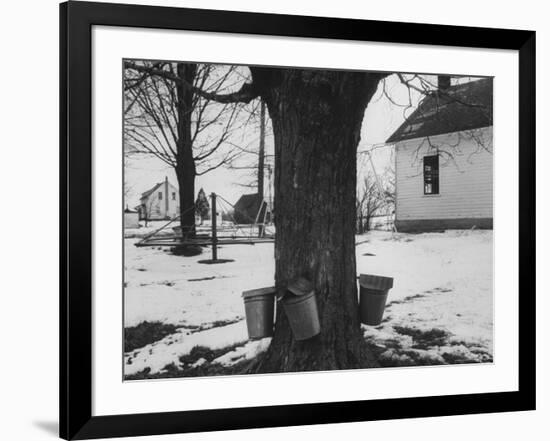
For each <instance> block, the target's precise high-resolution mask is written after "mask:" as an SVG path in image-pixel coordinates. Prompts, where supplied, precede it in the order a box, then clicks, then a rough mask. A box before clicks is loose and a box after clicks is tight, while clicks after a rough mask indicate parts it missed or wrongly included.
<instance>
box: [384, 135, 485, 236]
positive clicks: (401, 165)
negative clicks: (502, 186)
mask: <svg viewBox="0 0 550 441" xmlns="http://www.w3.org/2000/svg"><path fill="white" fill-rule="evenodd" d="M474 135H475V138H476V139H477V140H480V141H481V142H480V141H477V140H476V139H474V137H472V134H471V132H468V133H466V132H459V133H451V134H444V135H438V136H434V137H430V143H431V144H432V145H433V146H438V147H439V148H440V150H441V151H448V152H450V153H452V158H449V157H448V155H447V154H445V153H443V154H441V155H440V158H439V194H438V195H425V194H424V177H423V157H424V156H427V155H433V154H434V153H435V151H434V150H433V148H431V147H430V145H429V144H428V143H427V142H425V138H424V139H419V138H417V139H411V140H407V141H402V142H399V143H397V144H396V155H395V169H396V227H397V229H398V230H399V229H400V230H401V231H407V230H425V231H429V230H434V229H439V228H468V227H471V226H474V225H475V226H477V227H479V228H492V218H493V154H492V150H493V146H492V137H493V130H492V127H486V128H483V129H477V130H475V131H474ZM457 143H458V144H457ZM481 144H483V147H482V145H481Z"/></svg>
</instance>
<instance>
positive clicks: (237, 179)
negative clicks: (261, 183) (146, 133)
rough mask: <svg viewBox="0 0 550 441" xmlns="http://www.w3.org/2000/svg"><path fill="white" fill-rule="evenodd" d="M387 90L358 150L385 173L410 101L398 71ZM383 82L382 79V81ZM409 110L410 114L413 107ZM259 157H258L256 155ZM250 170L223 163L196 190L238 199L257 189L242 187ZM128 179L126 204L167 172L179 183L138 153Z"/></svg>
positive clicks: (247, 137) (253, 134) (415, 97)
mask: <svg viewBox="0 0 550 441" xmlns="http://www.w3.org/2000/svg"><path fill="white" fill-rule="evenodd" d="M385 81H386V92H387V93H388V95H390V96H391V98H392V101H394V103H392V102H391V101H390V100H389V99H388V98H387V97H386V96H385V95H384V94H383V93H382V86H380V87H379V90H378V91H377V93H376V94H375V95H374V97H373V99H372V100H371V102H370V104H369V106H368V107H367V110H366V112H365V117H364V119H363V126H362V130H361V142H360V144H359V148H358V151H359V152H364V151H366V150H370V151H371V152H372V153H371V154H372V158H373V164H374V167H375V168H376V171H377V172H378V173H382V172H383V171H384V170H385V169H386V168H387V167H388V166H390V164H391V161H392V160H393V156H392V154H391V147H390V146H380V144H383V143H384V142H385V141H386V139H388V138H389V136H390V135H391V134H392V133H393V132H394V131H395V130H396V129H397V128H398V127H399V126H400V125H401V124H402V123H403V121H404V119H405V116H404V108H403V107H400V106H398V105H396V104H395V103H397V104H403V105H406V104H408V103H409V90H408V89H407V88H406V87H405V86H403V85H402V84H401V83H400V81H399V79H398V78H397V76H396V75H392V76H390V77H388V78H387V79H386V80H385ZM381 84H382V83H381ZM420 97H421V95H420V94H419V93H417V92H414V91H412V103H413V105H414V106H416V105H417V104H418V101H419V99H420ZM412 110H414V107H413V108H412V109H409V110H408V111H407V115H410V113H411V111H412ZM269 135H270V136H269V137H268V138H267V140H266V153H267V154H268V155H272V154H273V139H272V136H271V133H269ZM258 139H259V129H258V128H254V127H248V129H247V131H246V133H243V134H242V135H241V137H240V138H239V140H240V142H242V143H243V144H248V143H252V145H257V142H258V141H257V140H258ZM256 158H257V157H256ZM272 159H273V158H272V157H269V156H268V157H267V161H268V162H270V161H272ZM254 161H255V157H254V156H251V155H245V156H243V157H242V158H241V159H239V160H238V161H237V163H236V164H237V165H241V166H242V165H249V164H252V163H253V162H254ZM357 165H358V172H359V173H364V172H365V170H366V168H370V167H371V165H370V162H369V160H368V155H366V154H358V164H357ZM247 173H249V172H248V171H245V170H234V169H229V168H226V167H220V168H218V169H216V170H213V171H211V172H209V173H207V174H205V175H203V176H199V177H197V179H196V182H195V192H198V191H199V189H200V188H204V190H205V192H206V193H207V194H209V193H211V192H215V193H217V194H220V195H222V196H223V197H224V198H225V199H227V200H228V201H230V202H231V203H235V202H236V201H237V199H238V198H239V197H240V196H241V195H242V194H245V193H253V192H254V191H255V190H254V189H251V188H243V187H242V186H239V185H238V184H239V183H245V182H250V181H251V178H250V176H247ZM125 174H126V181H127V184H128V186H129V188H130V192H129V196H128V198H127V200H126V204H127V206H129V207H130V208H133V207H135V206H137V205H138V204H139V197H140V195H141V193H143V192H145V191H147V190H148V189H150V188H151V187H153V186H154V185H155V183H157V182H160V181H162V180H164V178H165V176H167V177H168V179H169V181H170V182H171V183H173V184H174V185H176V186H177V180H176V176H175V173H174V170H173V169H172V168H171V167H169V166H168V165H166V164H165V163H163V162H162V161H160V160H159V159H156V158H154V157H148V156H137V157H133V158H132V159H130V160H129V161H128V164H127V165H126V168H125ZM265 182H266V183H265V186H266V196H267V195H268V190H267V187H268V176H267V173H266V178H265Z"/></svg>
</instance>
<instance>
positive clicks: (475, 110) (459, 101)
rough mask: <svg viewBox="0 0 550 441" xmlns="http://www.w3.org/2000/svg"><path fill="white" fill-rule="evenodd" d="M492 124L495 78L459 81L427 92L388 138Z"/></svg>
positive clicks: (401, 139)
mask: <svg viewBox="0 0 550 441" xmlns="http://www.w3.org/2000/svg"><path fill="white" fill-rule="evenodd" d="M492 125H493V79H492V78H484V79H481V80H476V81H470V82H468V83H462V84H457V85H454V86H451V87H449V88H448V89H446V90H445V91H444V92H438V91H434V92H432V93H430V94H429V95H427V96H426V97H425V98H424V99H423V100H422V101H421V103H420V105H419V106H418V108H417V109H416V110H415V111H414V112H413V113H412V114H411V115H410V116H409V117H408V118H407V119H406V120H405V122H404V123H403V124H401V126H400V127H399V128H398V129H397V130H396V131H395V132H394V133H393V134H392V135H391V136H390V137H389V138H388V140H387V141H386V142H388V143H396V142H399V141H403V140H406V139H413V138H423V137H425V136H435V135H440V134H443V133H452V132H460V131H463V130H472V129H478V128H481V127H488V126H492Z"/></svg>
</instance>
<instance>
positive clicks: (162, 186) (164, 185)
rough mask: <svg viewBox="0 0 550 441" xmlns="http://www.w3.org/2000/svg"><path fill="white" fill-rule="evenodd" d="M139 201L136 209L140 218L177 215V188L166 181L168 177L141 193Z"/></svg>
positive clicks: (147, 218) (160, 217)
mask: <svg viewBox="0 0 550 441" xmlns="http://www.w3.org/2000/svg"><path fill="white" fill-rule="evenodd" d="M139 202H140V204H139V205H138V206H137V207H136V209H137V210H138V212H139V219H140V220H148V221H150V220H162V219H173V218H175V217H176V216H178V215H179V206H180V204H179V193H178V189H177V187H175V186H174V185H172V184H171V183H170V182H168V177H166V178H165V179H164V181H163V182H159V183H158V184H155V185H154V186H153V188H151V189H149V190H147V191H146V192H144V193H142V194H141V198H140V200H139Z"/></svg>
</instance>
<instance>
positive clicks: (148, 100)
mask: <svg viewBox="0 0 550 441" xmlns="http://www.w3.org/2000/svg"><path fill="white" fill-rule="evenodd" d="M236 81H238V82H242V78H241V77H240V75H239V73H238V68H236V67H234V66H218V65H211V64H195V63H179V62H178V63H174V62H149V61H139V62H137V61H136V62H130V61H127V62H125V75H124V90H125V93H124V97H125V100H124V101H125V102H124V106H125V115H124V140H125V144H126V147H127V148H128V149H131V150H132V152H133V154H146V155H151V156H154V157H156V158H158V159H160V160H161V161H163V162H164V163H166V164H168V165H169V166H171V167H173V169H174V170H175V173H176V178H177V181H178V187H179V207H180V224H181V227H182V231H183V232H184V234H186V235H187V236H188V237H193V236H194V234H195V210H194V209H193V205H194V202H195V178H196V177H197V176H201V175H204V174H205V173H208V172H210V171H212V170H214V169H216V168H218V167H221V166H222V165H225V164H229V163H231V161H232V160H233V159H234V158H235V157H236V156H237V155H238V154H239V153H240V152H239V151H238V150H236V149H235V148H234V147H233V146H232V145H231V142H230V140H231V137H232V135H233V134H234V132H235V130H236V126H237V119H238V114H239V111H240V109H241V107H242V106H240V105H239V104H236V103H218V102H215V101H212V100H211V99H209V98H208V97H207V96H206V95H205V94H202V95H199V94H197V93H195V88H196V89H200V90H201V91H204V92H206V93H212V94H220V93H228V92H231V90H232V87H233V86H234V84H235V82H236ZM185 85H191V86H192V87H186V86H185Z"/></svg>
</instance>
